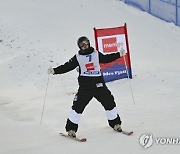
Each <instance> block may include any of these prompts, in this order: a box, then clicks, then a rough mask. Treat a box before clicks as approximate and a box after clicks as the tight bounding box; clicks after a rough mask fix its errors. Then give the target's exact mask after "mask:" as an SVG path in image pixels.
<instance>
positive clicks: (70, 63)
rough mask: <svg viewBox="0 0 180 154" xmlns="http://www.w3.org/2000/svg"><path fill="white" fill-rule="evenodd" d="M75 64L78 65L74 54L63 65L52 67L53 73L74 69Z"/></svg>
mask: <svg viewBox="0 0 180 154" xmlns="http://www.w3.org/2000/svg"><path fill="white" fill-rule="evenodd" d="M77 66H78V61H77V59H76V56H74V57H72V58H71V59H70V60H69V61H68V62H66V63H65V64H64V65H60V66H58V67H56V68H53V70H54V74H63V73H66V72H69V71H71V70H73V69H75V68H76V67H77Z"/></svg>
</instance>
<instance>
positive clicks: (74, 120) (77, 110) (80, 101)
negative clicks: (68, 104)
mask: <svg viewBox="0 0 180 154" xmlns="http://www.w3.org/2000/svg"><path fill="white" fill-rule="evenodd" d="M92 97H93V95H92V92H91V91H90V90H84V89H79V90H78V93H77V94H76V95H75V98H74V100H73V106H72V108H71V111H70V113H69V116H68V119H67V123H66V127H65V128H66V131H67V132H68V131H70V130H73V131H75V132H77V130H78V123H79V120H80V117H81V114H82V113H83V111H84V109H85V107H86V105H87V104H88V103H89V101H90V100H91V99H92Z"/></svg>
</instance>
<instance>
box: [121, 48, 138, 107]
mask: <svg viewBox="0 0 180 154" xmlns="http://www.w3.org/2000/svg"><path fill="white" fill-rule="evenodd" d="M123 50H124V49H123ZM123 59H124V64H125V68H126V72H127V76H128V81H129V87H130V90H131V96H132V100H133V103H134V104H135V100H134V95H133V90H132V86H131V82H130V77H129V72H128V68H127V63H126V58H125V56H123Z"/></svg>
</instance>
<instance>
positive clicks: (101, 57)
mask: <svg viewBox="0 0 180 154" xmlns="http://www.w3.org/2000/svg"><path fill="white" fill-rule="evenodd" d="M118 58H120V53H119V52H117V53H111V54H107V55H103V54H102V53H101V52H99V62H100V63H110V62H112V61H114V60H116V59H118Z"/></svg>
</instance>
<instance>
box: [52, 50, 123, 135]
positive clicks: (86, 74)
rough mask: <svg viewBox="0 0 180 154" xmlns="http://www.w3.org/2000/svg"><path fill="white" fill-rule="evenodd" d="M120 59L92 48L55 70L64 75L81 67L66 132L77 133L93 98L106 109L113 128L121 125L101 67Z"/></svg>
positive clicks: (118, 56)
mask: <svg viewBox="0 0 180 154" xmlns="http://www.w3.org/2000/svg"><path fill="white" fill-rule="evenodd" d="M118 58H120V54H119V53H112V54H108V55H103V54H102V53H100V52H98V51H96V50H94V48H92V47H90V48H88V49H86V52H84V51H82V50H79V52H78V54H76V55H74V56H73V57H72V58H71V59H70V60H69V61H68V62H66V63H65V64H64V65H60V66H58V67H57V68H53V69H54V72H55V73H54V74H63V73H66V72H69V71H71V70H73V69H75V68H76V67H79V76H78V83H79V89H78V92H77V94H76V95H75V98H74V100H73V105H72V109H71V111H70V114H69V117H68V119H67V123H66V131H69V130H75V131H77V129H78V122H79V119H80V116H81V114H82V113H83V111H84V109H85V107H86V105H87V104H88V103H89V102H90V100H91V99H92V98H93V97H95V98H96V99H97V100H98V101H99V102H100V103H101V104H102V106H103V107H104V109H105V111H106V115H107V119H108V122H109V125H110V126H111V127H112V128H113V127H114V126H115V125H116V124H121V120H120V117H119V114H118V113H117V108H116V103H115V102H114V97H113V96H112V94H111V92H110V91H109V89H108V88H107V86H106V84H105V82H104V78H103V76H102V74H101V72H100V65H99V64H100V63H109V62H112V61H114V60H116V59H118Z"/></svg>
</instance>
